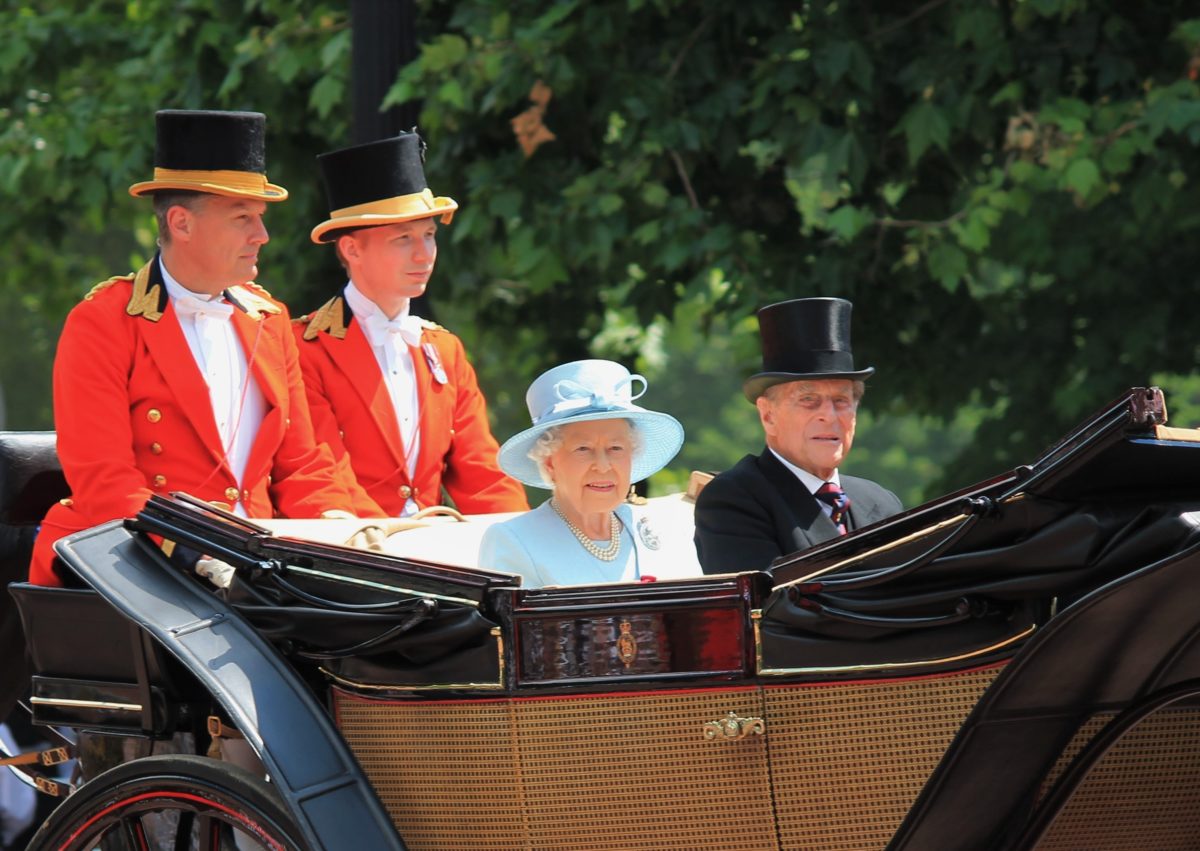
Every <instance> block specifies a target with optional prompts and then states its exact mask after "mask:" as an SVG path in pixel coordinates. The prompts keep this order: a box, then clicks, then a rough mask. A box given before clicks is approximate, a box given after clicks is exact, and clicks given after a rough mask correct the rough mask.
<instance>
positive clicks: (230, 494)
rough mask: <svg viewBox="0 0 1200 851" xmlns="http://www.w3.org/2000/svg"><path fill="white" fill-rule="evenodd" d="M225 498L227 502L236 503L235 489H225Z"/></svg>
mask: <svg viewBox="0 0 1200 851" xmlns="http://www.w3.org/2000/svg"><path fill="white" fill-rule="evenodd" d="M225 498H226V499H227V500H229V501H230V502H237V498H238V489H237V488H225Z"/></svg>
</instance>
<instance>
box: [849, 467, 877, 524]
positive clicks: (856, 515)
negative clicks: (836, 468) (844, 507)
mask: <svg viewBox="0 0 1200 851" xmlns="http://www.w3.org/2000/svg"><path fill="white" fill-rule="evenodd" d="M842 488H843V489H844V490H845V491H846V496H848V497H850V510H849V511H847V512H846V516H847V518H848V525H847V527H846V528H848V529H850V530H851V531H853V530H854V529H861V528H863V527H864V526H870V525H871V524H872V523H874V522H875V521H877V520H882V519H883V517H884V514H883V512H882V511H881V510H880V507H879V503H878V502H876V501H875V500H874V499H872V498H871V496H870V494H869V493H867V492H866V491H865V490H863V489H862V488H860V487H859V486H858V480H856V479H854V478H853V477H851V476H843V477H842Z"/></svg>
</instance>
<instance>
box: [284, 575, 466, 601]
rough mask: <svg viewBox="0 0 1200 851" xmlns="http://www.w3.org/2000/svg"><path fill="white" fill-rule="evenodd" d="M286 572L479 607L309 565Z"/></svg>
mask: <svg viewBox="0 0 1200 851" xmlns="http://www.w3.org/2000/svg"><path fill="white" fill-rule="evenodd" d="M288 572H289V573H303V574H304V575H306V576H315V577H317V578H319V579H329V580H332V581H334V582H344V583H346V584H347V585H359V586H361V587H363V588H374V589H377V590H379V591H391V592H392V593H394V594H403V595H405V596H408V597H422V598H424V599H427V600H441V601H443V602H446V603H458V604H460V605H463V606H470V607H471V608H473V609H478V608H479V603H477V602H476V601H474V600H468V599H467V598H466V597H451V596H449V595H448V594H435V593H433V592H432V591H414V590H412V589H411V588H402V587H399V586H396V585H387V584H385V583H383V582H372V581H371V580H370V579H356V578H354V577H353V576H342V575H340V574H337V573H327V572H325V571H323V570H313V569H312V568H310V567H297V566H296V565H294V564H289V565H288Z"/></svg>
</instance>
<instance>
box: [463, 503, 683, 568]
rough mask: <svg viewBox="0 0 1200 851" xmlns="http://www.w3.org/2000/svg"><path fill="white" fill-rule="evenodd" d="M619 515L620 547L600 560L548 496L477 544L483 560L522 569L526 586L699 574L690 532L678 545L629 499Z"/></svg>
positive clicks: (494, 528)
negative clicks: (664, 536) (607, 558)
mask: <svg viewBox="0 0 1200 851" xmlns="http://www.w3.org/2000/svg"><path fill="white" fill-rule="evenodd" d="M616 515H617V519H618V520H619V521H620V523H621V548H620V550H618V551H617V557H616V558H615V559H613V560H612V561H601V560H600V559H598V558H596V557H595V556H593V555H592V554H591V553H589V552H588V551H587V550H586V549H584V547H583V545H582V544H581V543H580V542H579V540H578V539H577V538H576V537H575V535H574V534H573V533H572V532H571V530H570V529H569V528H567V524H566V523H564V522H563V520H562V518H561V517H559V516H558V514H556V513H555V511H554V509H553V508H551V507H550V502H549V500H547V501H546V502H543V503H542V504H541V505H539V506H538V507H537V508H535V509H533V510H532V511H528V512H526V513H524V514H520V515H518V516H516V517H514V518H512V519H511V520H506V521H504V522H503V523H496V524H495V525H493V526H490V527H488V529H487V531H486V532H484V534H483V540H482V541H481V542H480V545H479V566H480V567H482V568H486V569H488V570H501V571H505V572H508V573H518V574H520V575H521V576H522V577H523V581H522V583H521V584H522V586H523V587H525V588H534V587H538V586H541V585H592V584H596V583H602V582H637V581H639V580H640V579H642V578H644V577H650V576H653V577H655V578H656V579H664V578H668V577H672V578H673V577H679V576H698V575H699V574H700V569H699V565H698V564H697V562H696V558H695V550H694V549H693V548H692V547H691V541H690V539H689V538H690V536H688V537H683V536H678V537H681V538H682V540H683V543H686V544H687V545H688V546H686V547H681V546H674V545H673V544H678V543H679V542H676V541H670V542H665V541H663V540H661V539H660V536H658V535H656V534H655V533H654V532H653V531H652V530H651V529H650V527H649V521H648V518H646V517H644V516H637V515H635V513H634V510H633V509H632V508H631V507H630V506H629V505H628V504H621V505H619V506H617V509H616ZM672 537H676V536H672Z"/></svg>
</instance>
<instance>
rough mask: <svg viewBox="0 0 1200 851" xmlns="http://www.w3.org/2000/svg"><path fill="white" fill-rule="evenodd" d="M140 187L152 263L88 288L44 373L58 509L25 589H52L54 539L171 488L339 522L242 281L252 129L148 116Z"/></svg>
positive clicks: (259, 227) (261, 317)
mask: <svg viewBox="0 0 1200 851" xmlns="http://www.w3.org/2000/svg"><path fill="white" fill-rule="evenodd" d="M155 121H156V128H157V139H156V146H155V169H154V178H153V179H152V180H149V181H146V182H143V183H137V184H135V185H134V186H132V187H130V189H129V191H130V194H132V195H134V196H135V197H143V196H150V197H152V198H153V203H154V212H155V216H156V217H157V219H158V228H159V236H158V241H159V247H160V250H159V252H158V253H157V254H156V255H155V257H154V258H153V259H152V260H151V261H150V262H149V263H147V264H146V265H145V266H144V267H142V269H140V270H139V271H138V272H137V273H136V274H132V275H124V276H121V277H116V278H111V279H109V280H107V281H104V282H103V283H100V284H97V285H96V286H95V287H93V288H92V291H91V292H89V293H88V294H87V296H85V297H84V300H83V301H82V302H80V304H78V305H77V306H76V307H75V308H74V309H73V310H72V311H71V313H70V315H68V317H67V320H66V324H65V325H64V327H63V331H62V335H61V337H60V338H59V342H58V352H57V355H56V357H55V361H54V419H55V427H56V429H57V432H58V453H59V456H60V458H61V460H62V467H63V472H64V473H65V474H66V478H67V483H68V484H69V485H70V487H71V497H70V498H69V499H64V500H62V501H61V502H60V503H59V504H57V505H55V506H53V507H52V508H51V509H50V511H49V513H48V514H47V515H46V518H45V520H44V521H43V523H42V526H41V530H40V532H39V534H38V537H37V541H36V543H35V546H34V555H33V562H32V565H31V568H30V578H31V581H33V582H35V583H40V584H47V585H56V584H61V581H62V577H60V576H59V575H58V574H57V573H56V569H55V564H54V551H53V549H52V545H53V543H54V542H55V541H56V540H57V539H58V538H60V537H62V536H63V535H67V534H69V533H71V532H75V531H78V530H80V529H85V528H87V527H89V526H94V525H96V524H98V523H102V522H104V521H107V520H112V519H115V518H118V517H130V516H133V515H134V514H136V513H137V512H138V511H139V510H140V509H141V508H142V506H143V505H144V503H145V502H146V500H147V499H148V498H149V497H150V495H151V494H155V493H157V494H167V493H170V492H171V491H185V492H187V493H190V494H192V495H193V496H196V497H199V498H200V499H204V500H207V501H210V502H212V503H213V504H215V505H220V506H222V507H224V508H226V509H228V510H232V511H234V512H235V513H238V514H240V515H242V516H248V517H272V516H275V515H283V516H287V517H303V518H311V517H319V516H321V515H322V514H324V513H326V512H327V511H329V512H340V513H341V514H342V515H343V516H344V515H345V514H346V513H347V512H349V511H350V510H351V509H352V502H351V500H350V496H349V493H348V492H347V491H346V488H345V486H344V485H343V484H342V481H341V478H340V476H339V475H338V474H337V472H336V468H335V466H334V463H333V459H332V458H331V457H330V455H329V450H328V449H326V448H324V447H321V446H319V445H318V444H317V442H316V440H315V439H314V437H313V431H312V422H311V419H310V417H309V411H308V402H307V400H306V399H305V397H304V388H303V384H302V382H301V377H300V366H299V361H298V358H297V354H296V341H295V339H294V337H293V336H292V333H291V329H290V325H289V321H288V315H287V311H286V310H285V308H284V307H283V305H282V304H280V303H279V302H277V301H275V300H274V299H272V298H271V297H270V295H269V294H268V293H267V292H266V291H265V290H264V289H262V288H261V287H259V286H257V285H256V284H254V283H252V280H253V278H254V277H255V276H256V275H257V273H258V265H257V264H258V255H259V251H260V250H261V248H262V246H263V245H264V244H265V243H266V242H267V238H268V237H267V230H266V228H265V227H264V226H263V214H264V212H265V211H266V206H267V203H268V202H277V201H282V200H284V199H285V198H287V191H286V190H285V189H283V188H282V187H279V186H276V185H274V184H272V183H269V182H268V181H267V177H266V174H265V144H264V140H265V130H266V119H265V117H264V116H263V115H262V114H260V113H256V112H213V111H200V110H197V111H192V110H163V111H160V112H159V113H158V114H157V115H156V117H155Z"/></svg>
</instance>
